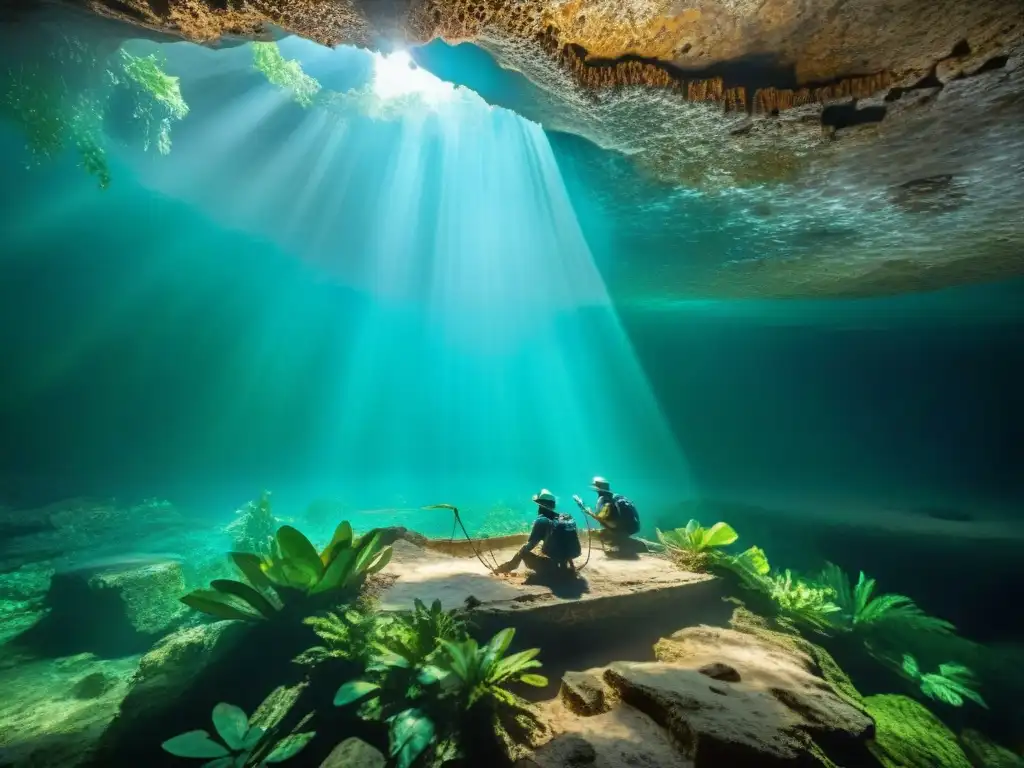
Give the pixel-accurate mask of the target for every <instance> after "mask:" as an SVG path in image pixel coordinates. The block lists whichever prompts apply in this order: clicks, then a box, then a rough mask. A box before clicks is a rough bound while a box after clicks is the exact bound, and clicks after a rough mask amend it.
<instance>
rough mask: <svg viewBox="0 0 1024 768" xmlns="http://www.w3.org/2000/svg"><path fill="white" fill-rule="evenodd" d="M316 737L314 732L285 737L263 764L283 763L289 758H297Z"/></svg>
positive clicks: (264, 759)
mask: <svg viewBox="0 0 1024 768" xmlns="http://www.w3.org/2000/svg"><path fill="white" fill-rule="evenodd" d="M314 736H316V733H315V732H314V731H308V732H306V733H293V734H291V735H290V736H285V737H284V738H283V739H281V740H280V741H279V742H277V744H276V745H275V747H274V748H273V749H272V750H271V752H270V754H269V755H267V756H266V757H265V758H263V762H265V763H283V762H284V761H285V760H287V759H288V758H291V757H295V756H296V755H297V754H299V752H301V751H302V750H303V749H304V748H305V746H306V745H307V744H309V742H310V741H311V740H312V739H313V737H314Z"/></svg>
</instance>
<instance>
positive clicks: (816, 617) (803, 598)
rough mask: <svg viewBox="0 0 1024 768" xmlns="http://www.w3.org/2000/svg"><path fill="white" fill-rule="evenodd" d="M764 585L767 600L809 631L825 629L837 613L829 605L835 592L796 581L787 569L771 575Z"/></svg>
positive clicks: (836, 608)
mask: <svg viewBox="0 0 1024 768" xmlns="http://www.w3.org/2000/svg"><path fill="white" fill-rule="evenodd" d="M767 584H768V596H769V597H771V599H772V600H773V601H774V602H775V604H776V605H777V606H778V607H779V610H781V611H782V613H783V614H785V615H787V616H789V617H791V618H792V619H794V620H795V621H797V622H801V623H803V624H807V625H810V626H811V627H814V628H817V629H823V628H826V627H828V626H829V625H830V620H831V617H832V616H833V615H835V614H836V613H838V612H839V610H840V609H839V606H838V605H836V604H835V603H834V602H832V598H833V597H835V592H834V591H833V590H832V589H831V588H829V587H822V586H819V585H816V584H814V583H813V582H809V581H805V580H804V579H800V578H798V577H795V576H794V575H793V573H792V572H791V571H790V569H789V568H787V569H786V570H785V571H784V572H782V573H776V574H774V576H772V577H771V578H770V579H769V580H768V582H767Z"/></svg>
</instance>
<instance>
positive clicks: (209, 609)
mask: <svg viewBox="0 0 1024 768" xmlns="http://www.w3.org/2000/svg"><path fill="white" fill-rule="evenodd" d="M181 602H183V603H184V604H185V605H187V606H188V607H189V608H194V609H195V610H197V611H202V612H203V613H208V614H210V615H211V616H215V617H217V618H218V619H238V620H240V621H259V620H260V619H261V618H263V617H262V616H260V614H258V613H256V612H255V611H249V610H245V609H243V608H241V607H239V606H238V605H236V603H235V601H234V600H232V599H231V598H230V597H228V596H227V595H224V594H221V593H220V592H215V591H213V590H210V589H197V590H195V591H193V592H189V593H188V594H187V595H185V596H184V597H182V598H181Z"/></svg>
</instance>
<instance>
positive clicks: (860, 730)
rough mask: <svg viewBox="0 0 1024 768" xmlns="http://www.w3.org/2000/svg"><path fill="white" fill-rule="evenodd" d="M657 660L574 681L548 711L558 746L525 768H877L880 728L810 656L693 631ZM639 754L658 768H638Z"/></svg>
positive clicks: (666, 645) (754, 640)
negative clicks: (872, 745)
mask: <svg viewBox="0 0 1024 768" xmlns="http://www.w3.org/2000/svg"><path fill="white" fill-rule="evenodd" d="M655 653H656V656H657V659H658V660H657V661H655V662H616V663H614V664H611V665H610V666H608V667H606V668H604V669H600V670H591V671H589V672H586V673H570V674H568V675H566V676H565V677H563V680H562V689H561V696H560V700H559V701H556V702H552V703H550V704H548V705H546V706H547V707H548V711H547V712H546V713H545V714H546V715H547V716H548V722H549V723H551V725H552V730H553V733H554V736H555V737H554V739H553V740H552V741H551V742H550V743H549V744H547V745H545V746H544V747H542V748H541V749H540V750H538V752H537V753H536V755H534V756H533V757H532V758H531V759H530V760H527V761H524V762H523V768H526V767H527V766H542V767H545V768H546V767H547V766H556V765H558V766H562V765H575V764H580V765H586V764H594V765H609V766H610V765H621V764H627V765H629V764H644V765H654V764H657V765H665V766H670V765H672V766H675V765H678V766H684V765H694V766H697V768H700V767H701V766H716V765H729V766H735V767H736V768H741V767H742V766H748V765H749V766H755V765H756V766H769V765H770V766H776V765H777V766H783V765H793V766H796V765H828V764H829V763H828V762H826V757H825V756H827V757H828V759H832V760H834V761H836V762H837V763H838V764H841V765H864V764H870V761H871V758H870V757H869V756H868V742H869V741H870V740H871V738H872V737H873V735H874V723H873V722H872V720H871V718H870V717H869V716H868V715H867V714H866V712H865V711H863V710H862V709H860V708H858V707H856V706H854V705H853V704H851V703H849V702H847V701H845V700H844V699H843V698H842V697H841V696H840V695H839V694H838V693H837V692H836V691H835V690H834V689H833V688H832V687H831V686H830V685H829V683H828V682H826V681H825V680H824V679H823V678H822V677H821V673H820V670H819V669H818V668H817V665H816V663H815V661H814V660H813V659H812V658H811V657H810V656H809V655H807V654H805V653H803V652H801V651H799V650H798V649H795V648H787V647H785V646H783V645H777V644H774V643H772V642H770V641H768V640H765V639H762V638H759V637H756V636H754V635H752V634H747V633H743V632H738V631H736V630H731V629H720V628H713V627H692V628H689V629H684V630H681V631H679V632H676V633H675V634H673V635H672V636H671V637H669V638H666V639H664V640H662V641H661V642H659V643H658V645H657V646H656V648H655ZM631 749H632V750H633V751H635V752H636V753H637V755H640V754H642V755H643V759H644V760H646V762H641V763H636V762H631V759H630V755H627V754H626V752H628V751H629V750H631ZM568 752H572V753H573V754H574V755H575V758H573V759H574V760H575V761H576V762H573V760H570V759H568V758H567V756H566V755H567V753H568ZM634 757H636V755H634Z"/></svg>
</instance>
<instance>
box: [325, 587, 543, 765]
mask: <svg viewBox="0 0 1024 768" xmlns="http://www.w3.org/2000/svg"><path fill="white" fill-rule="evenodd" d="M364 623H365V621H364V620H363V619H357V620H354V621H352V622H351V626H357V627H362V626H363V625H364ZM465 627H466V625H465V622H464V621H463V620H462V619H461V618H460V617H459V615H458V614H457V613H456V612H447V613H446V612H445V611H444V610H443V609H442V607H441V603H440V602H439V601H435V602H434V604H433V605H432V606H431V607H430V608H429V609H428V608H427V607H426V606H425V605H424V604H423V603H422V602H421V601H419V600H417V601H416V605H415V610H414V611H413V613H412V614H410V615H407V616H397V617H394V618H390V619H380V620H378V621H377V622H376V625H375V632H374V633H373V634H371V635H365V634H355V633H351V632H350V633H348V634H347V635H343V638H344V639H342V640H341V642H342V643H344V644H347V645H348V647H349V648H351V651H350V652H351V653H352V654H353V656H355V657H359V656H361V655H363V653H365V651H363V652H361V651H360V648H359V647H358V645H356V646H355V647H353V646H352V641H353V639H354V638H358V641H357V642H361V643H363V644H364V645H363V647H364V648H367V647H368V648H369V649H371V655H370V657H369V663H368V664H367V665H366V668H365V674H364V677H363V678H361V679H356V680H352V681H350V682H348V683H345V684H344V685H342V686H341V688H339V689H338V692H337V693H336V694H335V696H334V704H335V705H336V706H339V707H345V706H350V705H357V704H358V705H359V714H360V717H363V718H365V719H368V720H383V721H384V722H386V723H388V731H389V734H390V738H389V755H390V757H391V758H392V760H394V761H395V764H396V765H398V766H401V767H402V768H404V767H405V766H411V765H414V764H416V763H417V761H418V760H420V759H421V758H425V759H427V760H428V761H439V760H448V759H452V758H463V757H466V754H465V746H464V745H467V744H471V743H472V741H473V738H474V736H473V735H474V734H479V733H491V732H494V731H495V730H496V729H499V730H500V729H502V728H504V725H503V722H508V721H512V722H516V720H517V719H519V720H522V719H523V718H525V719H526V720H525V721H524V722H522V724H523V725H524V727H527V728H528V727H529V723H528V720H529V718H530V715H531V712H530V707H529V705H528V704H526V702H524V701H523V700H522V699H521V698H520V697H519V696H517V695H516V694H515V693H514V692H512V691H510V690H508V689H507V688H506V687H505V686H506V685H508V684H509V683H517V682H518V683H524V684H526V685H533V686H538V687H544V686H546V685H547V684H548V681H547V678H545V677H543V676H541V675H538V674H535V673H533V672H531V671H530V670H532V669H537V668H539V667H540V666H541V664H540V662H539V661H537V659H536V656H537V654H538V653H540V649H539V648H532V649H529V650H526V651H520V652H519V653H513V654H509V655H506V651H508V648H509V645H510V644H511V642H512V638H513V636H514V635H515V631H514V630H513V629H505V630H502V631H501V632H499V633H498V634H496V635H495V636H494V637H493V638H492V639H491V640H490V642H488V643H486V644H485V645H482V646H481V645H479V644H478V643H477V641H476V640H474V639H473V638H471V637H469V636H468V635H467V634H466V628H465ZM317 631H318V632H319V633H320V634H321V636H322V637H324V639H325V640H328V641H331V642H334V643H335V647H338V640H339V639H341V638H339V635H338V633H336V632H335V629H334V627H326V626H322V625H321V626H319V627H318V629H317Z"/></svg>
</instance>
